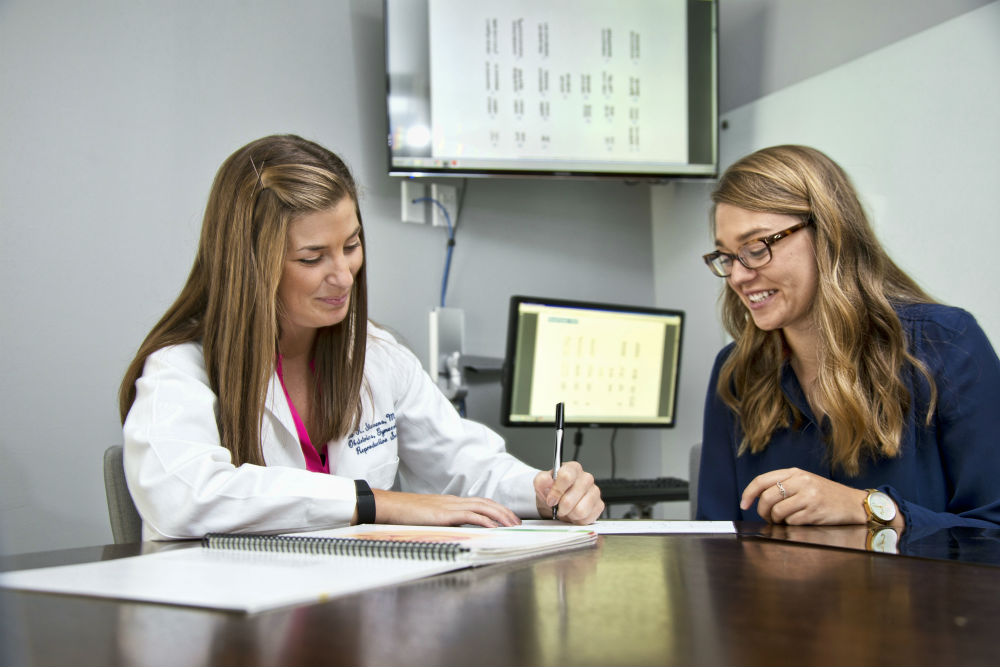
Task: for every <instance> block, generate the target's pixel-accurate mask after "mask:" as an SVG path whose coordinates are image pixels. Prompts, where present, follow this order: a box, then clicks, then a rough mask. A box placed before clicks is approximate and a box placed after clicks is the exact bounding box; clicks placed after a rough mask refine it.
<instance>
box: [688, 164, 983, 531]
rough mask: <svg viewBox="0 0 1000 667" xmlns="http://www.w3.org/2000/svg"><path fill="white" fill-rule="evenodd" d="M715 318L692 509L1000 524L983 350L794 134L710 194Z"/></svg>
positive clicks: (846, 520) (833, 520)
mask: <svg viewBox="0 0 1000 667" xmlns="http://www.w3.org/2000/svg"><path fill="white" fill-rule="evenodd" d="M712 201H713V202H714V211H713V220H714V230H715V245H716V250H715V251H714V252H711V253H708V254H707V255H705V262H706V263H707V264H708V266H709V268H711V270H712V272H713V273H715V274H716V275H718V276H720V277H723V278H725V280H726V289H725V291H724V295H723V299H722V300H723V320H724V325H725V327H726V329H727V331H728V332H729V334H730V335H731V336H732V337H733V339H734V342H733V343H732V344H730V345H729V346H727V347H726V348H725V349H723V350H722V351H721V352H720V353H719V355H718V358H717V359H716V362H715V367H714V369H713V372H712V379H711V381H710V383H709V388H708V397H707V401H706V407H705V424H704V436H703V444H702V460H701V473H700V476H699V489H698V515H699V517H700V518H702V519H725V520H752V521H753V520H756V521H759V520H761V519H763V520H765V521H768V522H771V523H786V524H794V525H803V524H866V523H867V524H869V525H873V526H878V525H885V526H890V527H893V528H895V529H896V530H897V531H902V530H903V529H904V528H905V529H906V530H907V531H915V532H917V533H922V532H924V531H926V530H933V529H937V528H945V527H952V526H978V527H987V528H996V527H997V525H998V524H1000V447H998V444H1000V361H998V359H997V355H996V352H995V351H994V350H993V348H992V346H991V345H990V342H989V340H988V339H987V337H986V335H985V334H984V333H983V330H982V329H981V328H980V327H979V325H978V324H977V323H976V321H975V319H974V318H973V317H972V315H970V314H969V313H967V312H965V311H964V310H961V309H958V308H952V307H949V306H944V305H940V304H937V303H935V302H934V300H933V299H932V298H931V297H930V296H928V295H927V294H926V293H925V292H924V291H923V290H922V289H921V288H920V287H919V286H918V285H917V284H916V282H914V281H913V279H911V278H910V277H909V276H908V275H906V273H904V272H903V271H902V270H901V269H900V268H899V267H898V266H896V264H894V263H893V261H892V260H891V259H890V258H889V256H888V255H887V254H886V252H885V250H884V249H883V248H882V246H881V245H880V244H879V242H878V240H877V239H876V238H875V235H874V233H873V231H872V229H871V226H870V224H869V222H868V220H867V218H866V216H865V213H864V211H863V209H862V207H861V204H860V202H859V200H858V196H857V194H856V192H855V190H854V188H853V186H852V184H851V182H850V180H849V178H848V176H847V174H846V173H844V171H843V170H842V169H841V168H840V167H839V166H838V165H837V164H836V163H834V162H833V161H832V160H831V159H830V158H829V157H827V156H826V155H824V154H823V153H821V152H819V151H817V150H815V149H812V148H808V147H804V146H775V147H772V148H766V149H763V150H761V151H758V152H756V153H753V154H751V155H749V156H747V157H744V158H743V159H741V160H739V161H738V162H736V163H735V164H734V165H733V166H731V167H730V168H729V169H728V170H727V171H726V172H725V174H724V175H723V177H722V179H721V180H720V182H719V186H718V188H717V189H716V190H715V192H714V193H713V194H712Z"/></svg>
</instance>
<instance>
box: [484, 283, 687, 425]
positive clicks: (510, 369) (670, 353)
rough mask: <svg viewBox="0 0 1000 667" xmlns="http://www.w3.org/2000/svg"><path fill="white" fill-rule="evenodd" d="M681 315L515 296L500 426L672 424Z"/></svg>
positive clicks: (682, 319) (652, 310)
mask: <svg viewBox="0 0 1000 667" xmlns="http://www.w3.org/2000/svg"><path fill="white" fill-rule="evenodd" d="M683 330H684V313H683V311H679V310H666V309H662V308H648V307H641V306H629V305H621V304H608V303H590V302H583V301H568V300H564V299H547V298H540V297H529V296H513V297H511V300H510V311H509V315H508V324H507V352H506V357H505V359H504V375H503V394H502V414H501V421H502V422H503V424H504V425H505V426H550V425H552V424H553V423H554V421H555V406H556V404H557V403H560V402H562V403H564V404H565V417H566V425H567V426H595V427H619V426H633V427H641V426H647V427H660V428H664V427H671V426H674V424H675V421H676V414H675V413H676V407H677V387H678V377H679V372H680V357H681V338H682V334H683Z"/></svg>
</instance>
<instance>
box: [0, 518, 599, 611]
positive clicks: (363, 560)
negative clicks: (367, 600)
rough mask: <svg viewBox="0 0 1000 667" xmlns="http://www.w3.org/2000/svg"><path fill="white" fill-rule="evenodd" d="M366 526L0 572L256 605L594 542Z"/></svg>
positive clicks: (591, 536) (68, 586)
mask: <svg viewBox="0 0 1000 667" xmlns="http://www.w3.org/2000/svg"><path fill="white" fill-rule="evenodd" d="M563 526H566V524H562V525H561V526H560V529H559V530H553V529H549V530H522V529H520V528H517V527H512V528H479V527H474V528H473V527H436V526H384V525H364V526H351V527H345V528H338V529H332V530H327V531H315V532H311V533H295V534H289V535H220V536H209V537H206V539H205V540H204V542H203V545H199V546H193V547H190V548H180V549H171V550H167V551H160V552H157V553H153V554H144V555H141V556H132V557H129V558H118V559H113V560H105V561H98V562H95V563H82V564H78V565H64V566H58V567H46V568H39V569H34V570H21V571H17V572H3V573H0V586H3V587H5V588H14V589H19V590H31V591H41V592H48V593H63V594H70V595H86V596H94V597H105V598H116V599H122V600H138V601H142V602H159V603H164V604H176V605H186V606H194V607H209V608H214V609H229V610H235V611H244V612H249V613H253V612H258V611H262V610H265V609H273V608H276V607H284V606H289V605H293V604H300V603H306V602H321V601H324V600H327V599H329V598H332V597H335V596H338V595H346V594H348V593H356V592H358V591H362V590H366V589H370V588H376V587H380V586H389V585H394V584H399V583H402V582H405V581H411V580H414V579H420V578H423V577H427V576H431V575H434V574H440V573H443V572H449V571H452V570H458V569H462V568H466V567H475V566H477V565H486V564H489V563H498V562H507V561H511V560H517V559H520V558H528V557H532V556H538V555H542V554H547V553H554V552H557V551H564V550H567V549H574V548H580V547H586V546H590V545H593V544H594V543H595V541H596V540H597V535H596V534H595V533H594V531H593V530H592V529H590V527H589V526H588V527H582V526H574V527H570V530H568V531H567V530H563V529H562V527H563Z"/></svg>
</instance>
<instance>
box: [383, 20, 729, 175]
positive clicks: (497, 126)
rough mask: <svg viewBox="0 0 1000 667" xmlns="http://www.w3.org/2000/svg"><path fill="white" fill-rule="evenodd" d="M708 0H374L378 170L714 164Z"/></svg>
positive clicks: (641, 169) (702, 168)
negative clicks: (382, 128) (384, 150)
mask: <svg viewBox="0 0 1000 667" xmlns="http://www.w3.org/2000/svg"><path fill="white" fill-rule="evenodd" d="M717 12H718V9H717V2H716V0H384V16H385V45H386V70H387V72H386V85H387V95H386V109H387V117H388V155H389V170H388V171H389V173H390V175H394V176H411V177H416V176H432V177H442V176H460V177H468V176H513V177H529V176H561V177H570V178H574V177H575V178H592V177H612V178H619V179H623V180H650V181H653V180H661V179H667V178H674V177H687V178H711V177H715V176H716V175H717V173H718V83H717V82H718V47H717V34H718V29H717V20H716V19H717Z"/></svg>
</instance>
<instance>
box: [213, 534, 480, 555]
mask: <svg viewBox="0 0 1000 667" xmlns="http://www.w3.org/2000/svg"><path fill="white" fill-rule="evenodd" d="M202 545H203V546H205V547H207V548H209V549H229V550H233V551H268V552H279V553H291V554H309V555H321V556H363V557H378V558H407V559H411V560H449V561H454V560H458V559H459V558H460V557H461V556H463V555H465V554H467V553H468V552H469V551H470V549H469V547H466V546H463V545H461V544H459V543H457V542H400V541H396V540H369V539H354V538H349V537H314V536H308V535H239V534H231V533H209V534H208V535H205V537H204V538H202Z"/></svg>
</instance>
